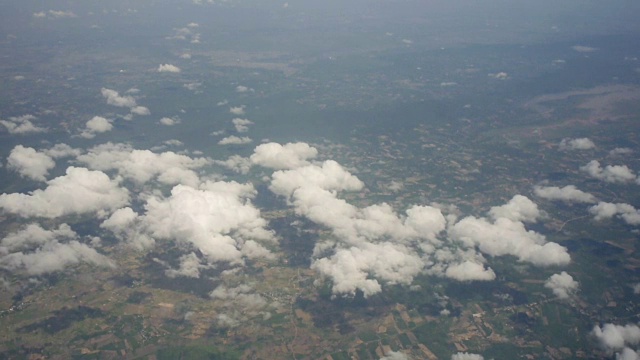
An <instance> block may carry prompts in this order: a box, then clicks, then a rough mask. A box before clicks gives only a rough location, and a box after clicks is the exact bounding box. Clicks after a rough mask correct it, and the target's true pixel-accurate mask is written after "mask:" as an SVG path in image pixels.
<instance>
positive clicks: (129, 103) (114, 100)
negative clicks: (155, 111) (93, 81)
mask: <svg viewBox="0 0 640 360" xmlns="http://www.w3.org/2000/svg"><path fill="white" fill-rule="evenodd" d="M100 92H101V93H102V97H104V98H105V99H106V100H107V104H109V105H113V106H117V107H125V108H129V111H131V113H130V114H129V116H126V117H125V119H126V120H130V119H131V116H132V114H135V115H141V116H145V115H150V114H151V111H149V109H148V108H146V107H144V106H140V105H138V104H137V103H136V99H134V98H133V96H130V95H125V96H121V95H120V93H118V92H117V91H115V90H111V89H107V88H102V89H101V90H100Z"/></svg>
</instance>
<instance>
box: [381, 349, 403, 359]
mask: <svg viewBox="0 0 640 360" xmlns="http://www.w3.org/2000/svg"><path fill="white" fill-rule="evenodd" d="M380 360H409V357H408V356H407V355H405V354H404V353H401V352H399V351H389V352H388V353H386V354H385V355H384V356H383V357H381V358H380Z"/></svg>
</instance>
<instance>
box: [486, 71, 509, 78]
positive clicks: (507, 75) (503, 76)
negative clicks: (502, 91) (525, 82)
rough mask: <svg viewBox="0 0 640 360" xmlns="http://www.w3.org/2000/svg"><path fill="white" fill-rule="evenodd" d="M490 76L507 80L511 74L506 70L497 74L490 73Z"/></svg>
mask: <svg viewBox="0 0 640 360" xmlns="http://www.w3.org/2000/svg"><path fill="white" fill-rule="evenodd" d="M489 76H490V77H492V78H494V79H498V80H506V79H508V78H509V74H507V73H506V72H499V73H497V74H489Z"/></svg>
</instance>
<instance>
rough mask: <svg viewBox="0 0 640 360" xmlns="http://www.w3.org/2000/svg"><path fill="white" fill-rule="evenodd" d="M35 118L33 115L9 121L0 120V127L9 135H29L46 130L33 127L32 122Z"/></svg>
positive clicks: (15, 117) (12, 118)
mask: <svg viewBox="0 0 640 360" xmlns="http://www.w3.org/2000/svg"><path fill="white" fill-rule="evenodd" d="M35 119H36V117H35V116H33V115H29V114H27V115H22V116H13V117H10V118H9V120H2V119H0V125H2V126H4V127H5V128H6V129H7V131H8V132H9V134H29V133H42V132H46V131H47V129H46V128H43V127H39V126H37V125H35V124H34V123H33V122H32V120H35Z"/></svg>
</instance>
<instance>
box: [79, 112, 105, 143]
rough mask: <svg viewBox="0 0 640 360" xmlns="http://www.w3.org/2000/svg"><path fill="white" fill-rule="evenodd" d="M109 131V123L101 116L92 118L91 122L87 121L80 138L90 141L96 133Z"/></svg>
mask: <svg viewBox="0 0 640 360" xmlns="http://www.w3.org/2000/svg"><path fill="white" fill-rule="evenodd" d="M111 129H113V124H112V123H111V121H109V120H107V119H105V118H103V117H102V116H94V117H93V118H92V119H91V120H89V121H87V124H86V128H85V129H84V131H82V133H81V134H80V136H81V137H83V138H85V139H92V138H94V137H95V136H96V134H97V133H103V132H107V131H111Z"/></svg>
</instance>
